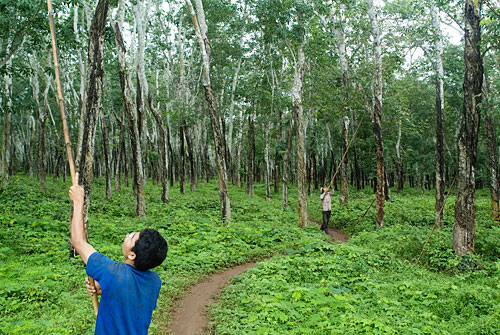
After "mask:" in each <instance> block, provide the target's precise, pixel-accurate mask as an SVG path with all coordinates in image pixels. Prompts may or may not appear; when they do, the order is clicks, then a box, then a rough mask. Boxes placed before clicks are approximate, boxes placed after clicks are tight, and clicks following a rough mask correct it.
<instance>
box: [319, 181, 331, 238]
mask: <svg viewBox="0 0 500 335" xmlns="http://www.w3.org/2000/svg"><path fill="white" fill-rule="evenodd" d="M329 190H330V189H329V188H328V187H322V188H321V196H320V197H319V198H320V199H321V210H322V211H323V224H322V225H321V230H323V231H324V232H325V233H326V234H328V222H329V221H330V215H331V214H332V194H333V192H328V191H329Z"/></svg>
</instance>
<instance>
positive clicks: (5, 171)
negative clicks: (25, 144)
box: [0, 58, 12, 185]
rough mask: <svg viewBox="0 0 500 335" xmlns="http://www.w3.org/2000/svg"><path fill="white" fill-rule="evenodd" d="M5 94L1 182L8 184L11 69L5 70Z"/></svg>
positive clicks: (9, 63)
mask: <svg viewBox="0 0 500 335" xmlns="http://www.w3.org/2000/svg"><path fill="white" fill-rule="evenodd" d="M7 64H8V67H10V66H11V65H12V58H11V59H9V61H8V63H7ZM4 80H5V96H6V98H7V103H6V109H5V111H4V115H3V135H2V168H1V170H0V182H1V183H2V184H3V185H7V183H8V181H9V165H10V141H11V136H12V134H11V110H12V77H11V76H10V73H9V71H6V72H5V75H4Z"/></svg>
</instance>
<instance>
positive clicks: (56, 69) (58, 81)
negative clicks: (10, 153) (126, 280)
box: [47, 0, 99, 316]
mask: <svg viewBox="0 0 500 335" xmlns="http://www.w3.org/2000/svg"><path fill="white" fill-rule="evenodd" d="M47 8H48V11H49V25H50V37H51V40H52V59H53V60H54V72H55V76H56V87H57V97H58V100H59V109H60V111H61V120H62V124H63V133H64V142H65V144H66V153H67V154H68V163H69V172H70V174H71V179H72V180H73V179H74V177H75V173H76V171H75V170H76V169H75V161H74V159H73V151H72V149H71V141H70V138H69V128H68V121H67V119H66V107H65V105H64V97H63V90H62V85H61V76H60V70H59V58H58V57H57V42H56V27H55V23H54V11H53V9H52V0H47ZM87 238H88V237H87ZM89 281H90V285H92V286H94V288H95V284H94V279H93V278H91V277H89ZM92 305H93V306H94V313H95V315H96V316H97V312H98V310H99V300H98V298H97V293H96V294H94V295H92Z"/></svg>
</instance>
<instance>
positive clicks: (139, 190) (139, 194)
mask: <svg viewBox="0 0 500 335" xmlns="http://www.w3.org/2000/svg"><path fill="white" fill-rule="evenodd" d="M113 27H114V31H115V41H116V47H117V51H118V73H119V76H120V85H121V88H122V97H123V108H124V110H125V114H127V117H128V119H129V128H130V147H131V151H132V163H133V168H134V171H133V179H134V185H133V189H134V196H135V200H136V209H135V211H136V215H137V216H140V217H142V216H146V200H145V197H144V180H143V178H144V172H143V165H142V150H141V143H140V136H139V127H138V121H137V115H136V110H135V106H134V103H133V100H132V97H131V89H130V88H131V85H130V81H129V78H128V76H127V70H126V69H127V65H126V61H125V53H126V49H125V44H124V43H123V38H122V34H121V31H120V26H119V23H118V22H116V23H115V24H114V26H113Z"/></svg>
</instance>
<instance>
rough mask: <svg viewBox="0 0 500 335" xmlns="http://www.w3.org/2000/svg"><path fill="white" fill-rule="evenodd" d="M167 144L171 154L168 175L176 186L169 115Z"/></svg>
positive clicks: (172, 184) (171, 184) (171, 182)
mask: <svg viewBox="0 0 500 335" xmlns="http://www.w3.org/2000/svg"><path fill="white" fill-rule="evenodd" d="M167 146H168V154H169V156H170V160H169V166H168V172H169V173H168V176H169V181H170V187H173V186H174V175H175V174H174V159H175V158H174V149H173V148H172V140H171V137H170V118H169V116H168V115H167Z"/></svg>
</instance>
